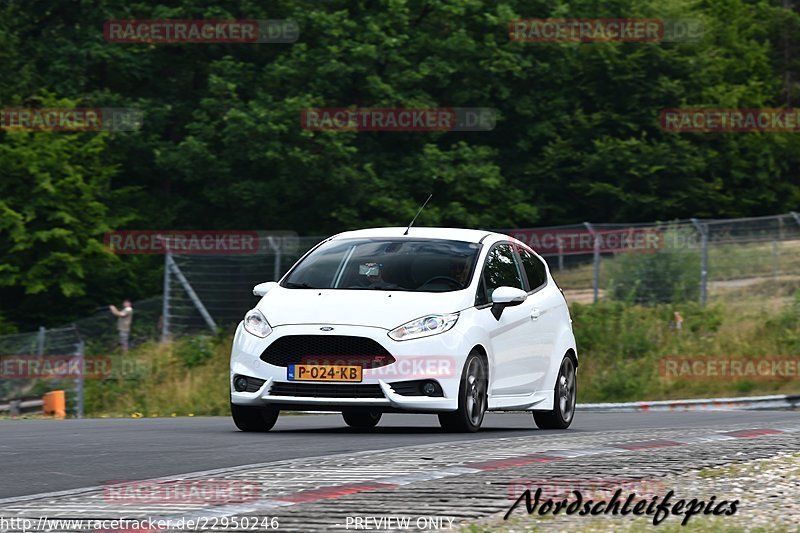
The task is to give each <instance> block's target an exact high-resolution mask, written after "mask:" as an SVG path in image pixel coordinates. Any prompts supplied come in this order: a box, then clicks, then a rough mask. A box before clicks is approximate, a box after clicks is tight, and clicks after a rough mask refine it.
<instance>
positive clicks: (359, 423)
mask: <svg viewBox="0 0 800 533" xmlns="http://www.w3.org/2000/svg"><path fill="white" fill-rule="evenodd" d="M382 414H383V413H381V412H380V411H356V410H347V411H342V418H344V421H345V423H346V424H347V425H348V426H350V427H351V428H357V429H371V428H374V427H375V426H377V425H378V422H380V420H381V415H382Z"/></svg>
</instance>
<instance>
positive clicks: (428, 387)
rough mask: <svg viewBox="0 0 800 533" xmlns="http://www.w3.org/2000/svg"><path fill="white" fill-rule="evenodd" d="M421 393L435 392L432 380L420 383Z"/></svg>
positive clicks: (431, 393) (432, 393)
mask: <svg viewBox="0 0 800 533" xmlns="http://www.w3.org/2000/svg"><path fill="white" fill-rule="evenodd" d="M422 394H424V395H425V396H433V395H434V394H436V385H435V384H434V383H433V381H426V382H425V383H423V384H422Z"/></svg>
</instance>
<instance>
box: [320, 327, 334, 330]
mask: <svg viewBox="0 0 800 533" xmlns="http://www.w3.org/2000/svg"><path fill="white" fill-rule="evenodd" d="M319 330H320V331H333V328H332V327H330V326H325V327H324V328H319Z"/></svg>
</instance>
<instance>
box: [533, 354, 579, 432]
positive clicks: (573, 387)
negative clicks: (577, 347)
mask: <svg viewBox="0 0 800 533" xmlns="http://www.w3.org/2000/svg"><path fill="white" fill-rule="evenodd" d="M577 396H578V380H577V377H576V375H575V362H574V361H573V360H572V358H570V357H568V356H566V357H564V359H563V360H562V361H561V368H559V370H558V377H557V378H556V386H555V389H554V391H553V409H552V410H551V411H534V412H533V421H534V422H536V425H537V426H538V427H539V428H540V429H567V428H568V427H569V426H570V424H572V420H573V419H574V418H575V401H576V398H577Z"/></svg>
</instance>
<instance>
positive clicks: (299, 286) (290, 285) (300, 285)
mask: <svg viewBox="0 0 800 533" xmlns="http://www.w3.org/2000/svg"><path fill="white" fill-rule="evenodd" d="M283 286H284V287H286V288H287V289H318V288H319V287H312V286H311V285H309V284H308V283H293V282H291V281H287V282H286V283H284V285H283Z"/></svg>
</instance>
